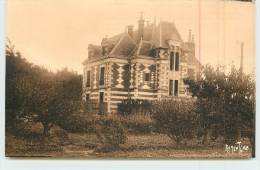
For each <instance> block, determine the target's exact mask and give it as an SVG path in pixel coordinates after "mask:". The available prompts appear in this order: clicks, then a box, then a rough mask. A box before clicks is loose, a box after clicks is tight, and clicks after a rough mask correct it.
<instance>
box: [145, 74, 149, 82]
mask: <svg viewBox="0 0 260 170" xmlns="http://www.w3.org/2000/svg"><path fill="white" fill-rule="evenodd" d="M144 81H150V73H144Z"/></svg>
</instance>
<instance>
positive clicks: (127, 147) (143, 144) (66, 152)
mask: <svg viewBox="0 0 260 170" xmlns="http://www.w3.org/2000/svg"><path fill="white" fill-rule="evenodd" d="M127 136H128V139H127V141H126V143H125V144H123V145H121V148H120V149H118V150H116V151H111V152H105V153H104V152H98V151H96V149H95V148H98V147H100V144H99V143H98V140H97V137H96V135H95V134H93V133H92V134H90V133H69V142H63V144H60V141H58V140H57V138H55V137H54V138H52V139H51V140H48V141H37V140H36V141H35V140H31V141H28V140H27V141H25V140H22V139H19V138H17V137H15V136H13V135H10V134H7V135H6V156H16V157H20V156H34V157H39V156H40V157H71V158H73V157H83V158H88V159H126V158H130V159H138V158H140V159H145V158H148V159H225V158H227V159H241V158H242V159H247V158H250V156H251V152H250V151H244V152H242V153H237V152H236V153H227V152H226V151H225V148H224V146H220V145H216V144H213V143H212V144H211V145H207V146H203V145H197V144H196V145H195V143H194V142H193V141H187V144H186V145H185V146H184V145H183V146H177V145H176V144H175V143H174V142H172V141H171V140H170V138H168V137H167V136H166V135H163V134H158V133H151V134H132V133H131V134H128V135H127Z"/></svg>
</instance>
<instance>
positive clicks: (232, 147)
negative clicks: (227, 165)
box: [225, 142, 249, 153]
mask: <svg viewBox="0 0 260 170" xmlns="http://www.w3.org/2000/svg"><path fill="white" fill-rule="evenodd" d="M248 150H249V147H248V146H247V145H243V144H242V143H241V142H237V143H235V145H227V144H226V146H225V151H226V152H228V153H234V152H238V153H242V152H244V151H248Z"/></svg>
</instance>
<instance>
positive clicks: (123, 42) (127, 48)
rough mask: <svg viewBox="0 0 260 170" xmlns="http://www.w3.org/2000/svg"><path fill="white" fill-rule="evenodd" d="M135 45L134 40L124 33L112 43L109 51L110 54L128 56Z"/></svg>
mask: <svg viewBox="0 0 260 170" xmlns="http://www.w3.org/2000/svg"><path fill="white" fill-rule="evenodd" d="M135 47H136V43H135V42H134V40H133V39H132V38H131V37H130V36H129V35H128V34H127V33H124V34H122V35H121V37H120V38H119V40H118V42H117V43H116V44H115V45H114V47H113V49H112V50H111V51H110V54H115V55H124V56H128V55H129V54H130V53H131V52H132V51H133V50H134V48H135Z"/></svg>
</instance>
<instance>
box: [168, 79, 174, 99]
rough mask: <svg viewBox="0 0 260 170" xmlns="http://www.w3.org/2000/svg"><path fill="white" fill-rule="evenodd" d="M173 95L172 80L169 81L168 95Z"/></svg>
mask: <svg viewBox="0 0 260 170" xmlns="http://www.w3.org/2000/svg"><path fill="white" fill-rule="evenodd" d="M172 95H173V80H170V81H169V96H172Z"/></svg>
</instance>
